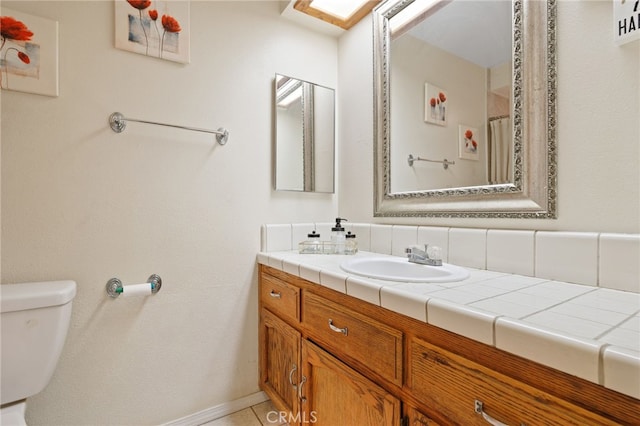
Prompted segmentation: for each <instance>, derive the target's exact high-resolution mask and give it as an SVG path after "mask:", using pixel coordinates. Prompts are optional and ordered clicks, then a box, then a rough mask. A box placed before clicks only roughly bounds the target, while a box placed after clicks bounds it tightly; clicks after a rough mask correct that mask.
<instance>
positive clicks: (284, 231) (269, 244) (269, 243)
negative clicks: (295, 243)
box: [262, 224, 293, 251]
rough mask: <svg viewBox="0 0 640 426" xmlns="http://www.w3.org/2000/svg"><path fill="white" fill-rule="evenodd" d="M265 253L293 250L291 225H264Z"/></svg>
mask: <svg viewBox="0 0 640 426" xmlns="http://www.w3.org/2000/svg"><path fill="white" fill-rule="evenodd" d="M262 229H263V232H262V234H263V240H262V242H263V244H262V246H263V247H264V251H282V250H291V249H292V248H293V247H292V246H291V224H277V225H263V228H262Z"/></svg>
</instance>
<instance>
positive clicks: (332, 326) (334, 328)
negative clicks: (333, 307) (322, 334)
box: [329, 318, 349, 336]
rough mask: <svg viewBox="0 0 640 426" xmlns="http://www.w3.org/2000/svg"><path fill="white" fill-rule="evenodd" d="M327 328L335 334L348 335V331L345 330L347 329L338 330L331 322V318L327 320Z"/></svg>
mask: <svg viewBox="0 0 640 426" xmlns="http://www.w3.org/2000/svg"><path fill="white" fill-rule="evenodd" d="M329 328H330V329H332V330H333V331H335V332H336V333H342V334H344V335H345V336H346V335H347V334H348V333H349V330H348V329H347V327H345V328H339V327H336V326H335V325H333V320H332V319H331V318H329Z"/></svg>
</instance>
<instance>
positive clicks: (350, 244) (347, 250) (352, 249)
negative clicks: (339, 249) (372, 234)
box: [344, 231, 358, 254]
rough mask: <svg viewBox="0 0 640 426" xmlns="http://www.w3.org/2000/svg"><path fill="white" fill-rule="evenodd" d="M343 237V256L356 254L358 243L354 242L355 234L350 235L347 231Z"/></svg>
mask: <svg viewBox="0 0 640 426" xmlns="http://www.w3.org/2000/svg"><path fill="white" fill-rule="evenodd" d="M344 237H345V243H344V254H356V253H357V252H358V242H357V241H356V234H352V233H351V231H349V232H347V235H345V236H344Z"/></svg>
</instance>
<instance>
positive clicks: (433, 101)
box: [429, 98, 436, 107]
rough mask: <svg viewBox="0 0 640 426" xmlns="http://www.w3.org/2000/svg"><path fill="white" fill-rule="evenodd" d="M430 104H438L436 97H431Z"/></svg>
mask: <svg viewBox="0 0 640 426" xmlns="http://www.w3.org/2000/svg"><path fill="white" fill-rule="evenodd" d="M429 104H430V105H431V106H432V107H434V106H436V98H431V100H430V101H429Z"/></svg>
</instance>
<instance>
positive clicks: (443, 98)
mask: <svg viewBox="0 0 640 426" xmlns="http://www.w3.org/2000/svg"><path fill="white" fill-rule="evenodd" d="M438 98H439V99H440V102H444V101H446V100H447V95H445V94H444V93H443V92H440V93H438Z"/></svg>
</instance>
